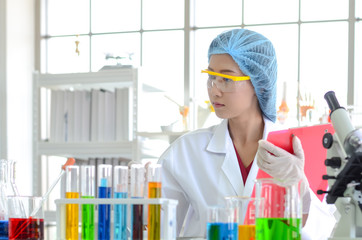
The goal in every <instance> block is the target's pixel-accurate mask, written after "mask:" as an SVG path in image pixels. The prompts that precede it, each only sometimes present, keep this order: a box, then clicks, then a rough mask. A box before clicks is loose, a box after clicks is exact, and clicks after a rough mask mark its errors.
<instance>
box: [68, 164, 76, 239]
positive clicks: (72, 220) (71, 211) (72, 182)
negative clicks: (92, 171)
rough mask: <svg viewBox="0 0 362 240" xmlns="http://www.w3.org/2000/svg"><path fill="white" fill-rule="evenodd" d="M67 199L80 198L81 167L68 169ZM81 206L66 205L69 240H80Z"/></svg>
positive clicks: (69, 167)
mask: <svg viewBox="0 0 362 240" xmlns="http://www.w3.org/2000/svg"><path fill="white" fill-rule="evenodd" d="M65 170H66V175H65V176H66V184H65V198H79V166H74V165H72V166H67V167H66V169H65ZM78 224H79V206H78V204H66V231H65V236H66V239H67V240H73V239H74V240H78Z"/></svg>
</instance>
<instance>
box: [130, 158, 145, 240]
mask: <svg viewBox="0 0 362 240" xmlns="http://www.w3.org/2000/svg"><path fill="white" fill-rule="evenodd" d="M144 182H145V168H144V167H143V166H142V165H141V164H133V165H131V198H143V190H144ZM131 226H132V228H131V229H132V237H131V239H143V205H142V204H133V205H132V217H131Z"/></svg>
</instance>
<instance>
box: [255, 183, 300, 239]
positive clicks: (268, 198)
mask: <svg viewBox="0 0 362 240" xmlns="http://www.w3.org/2000/svg"><path fill="white" fill-rule="evenodd" d="M255 187H256V194H255V195H256V198H262V199H263V200H261V201H258V202H257V204H256V221H255V225H256V239H257V240H272V239H278V240H300V239H301V228H302V198H301V194H300V189H301V188H300V183H296V184H294V185H291V186H283V185H281V184H280V182H279V181H277V180H274V179H271V178H270V179H266V178H264V179H257V181H256V186H255Z"/></svg>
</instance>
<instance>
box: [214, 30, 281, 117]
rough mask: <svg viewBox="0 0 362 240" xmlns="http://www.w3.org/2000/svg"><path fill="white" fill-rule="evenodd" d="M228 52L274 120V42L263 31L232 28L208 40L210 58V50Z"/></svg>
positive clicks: (268, 114)
mask: <svg viewBox="0 0 362 240" xmlns="http://www.w3.org/2000/svg"><path fill="white" fill-rule="evenodd" d="M224 53H227V54H229V55H230V56H231V57H232V58H233V59H234V61H235V62H236V63H237V64H238V65H239V67H240V70H241V71H242V72H243V73H244V74H246V75H248V76H250V79H251V83H252V84H253V86H254V89H255V92H256V96H257V98H258V101H259V106H260V108H261V111H262V112H263V114H264V115H265V116H266V117H267V118H268V119H270V120H271V121H273V122H275V120H276V80H277V59H276V55H275V50H274V47H273V44H272V43H271V42H270V41H269V40H268V39H267V38H266V37H264V36H263V35H261V34H259V33H256V32H253V31H250V30H247V29H233V30H230V31H227V32H224V33H221V34H219V35H218V36H217V37H216V38H215V39H214V40H213V41H212V42H211V44H210V47H209V53H208V57H209V61H210V58H211V55H213V54H224Z"/></svg>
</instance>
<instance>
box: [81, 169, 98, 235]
mask: <svg viewBox="0 0 362 240" xmlns="http://www.w3.org/2000/svg"><path fill="white" fill-rule="evenodd" d="M94 172H95V167H94V166H91V165H84V166H81V178H82V185H81V198H83V199H90V198H92V199H93V198H94V197H95V174H94ZM82 240H94V204H82Z"/></svg>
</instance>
